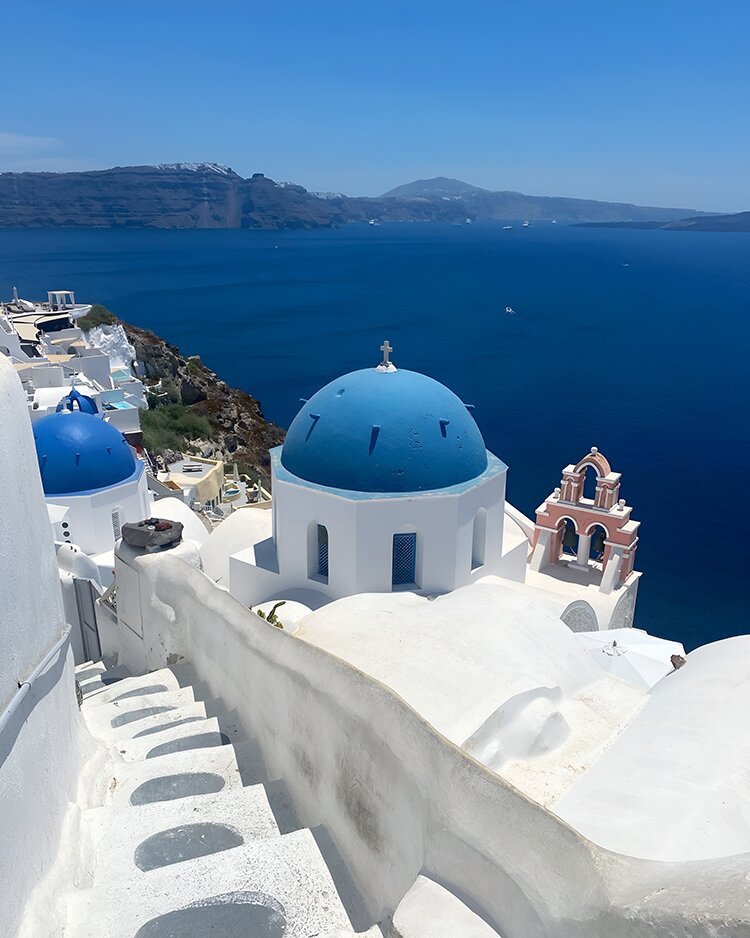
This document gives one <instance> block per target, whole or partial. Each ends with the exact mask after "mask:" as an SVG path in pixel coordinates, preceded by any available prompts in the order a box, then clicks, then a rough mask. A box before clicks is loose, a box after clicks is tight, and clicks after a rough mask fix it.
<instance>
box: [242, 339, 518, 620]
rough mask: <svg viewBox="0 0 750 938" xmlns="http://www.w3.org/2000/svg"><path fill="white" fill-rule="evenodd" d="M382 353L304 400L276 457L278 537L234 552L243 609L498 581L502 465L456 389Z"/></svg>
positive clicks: (275, 528) (386, 345)
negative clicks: (371, 364) (271, 603)
mask: <svg viewBox="0 0 750 938" xmlns="http://www.w3.org/2000/svg"><path fill="white" fill-rule="evenodd" d="M381 350H382V351H383V360H382V361H381V362H380V364H379V365H376V366H375V367H374V368H365V369H362V370H360V371H353V372H351V373H349V374H345V375H343V377H341V378H337V379H336V380H335V381H332V382H331V383H330V384H327V385H326V386H325V387H324V388H321V390H320V391H318V392H317V393H316V394H315V395H313V397H311V398H310V400H308V401H305V402H304V404H303V406H302V407H301V409H300V411H299V413H298V414H297V416H296V417H295V418H294V420H293V421H292V425H291V426H290V428H289V431H288V433H287V436H286V441H285V442H284V445H283V446H280V447H276V448H275V449H273V450H272V451H271V472H272V479H273V517H272V528H273V533H272V537H271V538H270V539H264V540H263V541H262V542H258V543H256V544H254V545H252V546H249V547H248V548H247V549H245V550H243V551H240V552H239V553H237V554H234V555H233V556H232V557H231V558H230V564H229V584H230V592H231V593H232V595H233V596H235V598H237V599H239V600H240V602H243V603H245V604H246V605H250V606H252V605H254V604H257V603H259V602H264V601H266V600H268V599H269V597H270V598H275V597H278V598H280V599H281V598H285V599H290V598H292V597H295V598H297V599H298V600H299V601H300V602H303V603H306V604H307V605H308V606H309V607H310V608H315V607H316V606H317V605H319V604H320V602H321V601H322V598H323V597H325V598H327V599H338V598H340V597H342V596H353V595H355V594H359V593H382V592H388V591H390V590H409V591H413V592H421V593H423V594H425V595H437V594H440V593H446V592H450V591H451V590H454V589H456V588H457V587H459V586H463V585H465V584H467V583H471V582H473V581H474V580H476V579H478V578H480V577H484V576H488V575H491V574H495V575H497V574H499V573H500V571H501V567H502V563H503V550H502V541H503V517H504V503H505V475H506V472H507V467H506V466H505V465H504V464H503V463H502V462H501V461H500V460H499V459H498V458H497V457H496V456H494V455H493V454H492V453H489V452H488V451H487V449H486V448H485V445H484V440H483V439H482V434H481V433H480V432H479V427H477V425H476V423H475V422H474V419H473V417H472V416H471V414H470V413H469V410H468V409H467V407H466V405H465V404H464V403H462V401H461V400H460V399H459V398H458V397H456V395H455V394H454V393H453V392H452V391H450V390H449V389H448V388H446V387H445V386H444V385H442V384H440V383H439V382H438V381H435V380H434V379H433V378H429V377H427V376H426V375H422V374H418V373H417V372H414V371H406V370H402V369H397V368H396V367H395V365H394V364H393V362H391V361H390V352H391V351H392V350H391V346H390V344H389V343H388V342H387V341H386V342H384V343H383V345H382V346H381ZM521 561H522V562H525V556H524V557H523V558H521Z"/></svg>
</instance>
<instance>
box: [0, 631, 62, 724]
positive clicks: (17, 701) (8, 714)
mask: <svg viewBox="0 0 750 938" xmlns="http://www.w3.org/2000/svg"><path fill="white" fill-rule="evenodd" d="M71 629H72V626H71V625H66V626H65V629H64V631H63V634H62V635H61V637H60V638H59V639H58V640H57V641H56V642H55V644H54V645H53V646H52V649H51V650H50V651H48V652H47V654H46V655H45V656H44V658H42V660H41V661H40V662H39V664H38V665H37V666H36V667H35V668H34V670H33V671H32V672H31V674H30V675H29V676H28V677H27V678H26V680H25V681H20V682H19V684H18V690H17V691H16V693H15V694H14V696H13V700H11V702H10V703H9V704H8V706H7V707H6V708H5V710H4V711H3V715H2V716H0V734H2V732H3V731H4V730H5V727H6V726H7V725H8V723H9V722H10V720H11V718H12V717H13V715H14V714H15V712H16V710H18V708H19V707H20V706H21V704H22V703H23V701H24V700H25V699H26V696H27V695H28V693H29V691H30V690H31V688H32V686H33V684H34V682H35V681H36V679H37V678H38V677H39V675H40V674H41V673H42V671H44V669H45V668H46V667H47V665H48V664H49V663H50V661H52V659H53V658H54V657H55V655H56V654H57V653H58V652H59V651H60V650H61V649H62V648H63V647H64V646H65V645H66V644H67V643H68V641H69V640H70V632H71Z"/></svg>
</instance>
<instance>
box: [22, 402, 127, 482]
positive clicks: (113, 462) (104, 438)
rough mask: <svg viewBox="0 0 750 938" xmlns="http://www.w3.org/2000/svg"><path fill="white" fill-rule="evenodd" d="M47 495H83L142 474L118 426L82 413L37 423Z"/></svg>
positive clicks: (38, 444) (72, 412) (63, 414)
mask: <svg viewBox="0 0 750 938" xmlns="http://www.w3.org/2000/svg"><path fill="white" fill-rule="evenodd" d="M33 430H34V443H35V444H36V456H37V461H38V463H39V472H40V474H41V476H42V486H43V488H44V494H45V495H79V494H81V493H82V492H90V491H93V490H96V489H104V488H109V486H111V485H117V484H118V483H120V482H125V481H126V480H127V479H130V478H131V476H136V475H138V472H139V466H137V465H136V460H135V458H134V456H133V454H132V452H131V451H130V447H129V446H128V444H127V441H126V440H125V437H124V436H123V435H122V433H120V431H119V430H117V429H116V428H115V427H113V426H111V425H110V424H108V423H105V421H104V420H102V419H101V417H94V416H93V415H92V414H86V413H83V412H81V411H79V410H74V411H69V412H62V413H59V414H50V415H49V416H48V417H42V418H41V420H37V421H36V422H35V423H34V424H33Z"/></svg>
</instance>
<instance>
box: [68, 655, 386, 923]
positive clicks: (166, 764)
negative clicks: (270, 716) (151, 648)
mask: <svg viewBox="0 0 750 938" xmlns="http://www.w3.org/2000/svg"><path fill="white" fill-rule="evenodd" d="M76 677H77V679H78V681H79V683H80V686H81V690H82V692H83V698H84V699H83V704H82V708H81V709H82V712H83V716H84V719H85V722H86V724H87V726H88V728H89V730H90V732H91V733H92V735H93V736H94V737H95V738H97V739H98V740H99V741H100V743H101V744H102V746H103V749H104V750H106V753H102V752H100V754H99V759H98V761H97V760H95V762H96V765H95V768H94V769H93V770H90V771H89V772H87V773H85V776H84V781H83V782H82V791H81V794H80V798H79V801H80V803H81V804H82V805H83V807H82V810H81V818H80V830H79V841H80V866H79V878H78V883H77V888H76V889H75V890H72V891H70V892H69V893H67V894H65V895H63V896H62V897H61V899H60V903H61V909H60V910H59V912H60V913H61V914H60V915H59V920H60V921H62V922H63V923H64V925H63V927H62V936H63V938H80V936H82V935H88V936H92V938H182V936H185V938H188V936H191V938H202V936H203V935H204V934H205V935H209V934H210V935H214V934H215V935H217V938H218V936H223V938H240V936H242V938H244V936H249V935H251V936H256V935H257V936H258V938H281V936H282V935H283V936H284V938H312V936H317V938H344V936H352V935H354V934H355V932H354V930H353V928H352V926H351V924H350V921H349V918H348V916H347V914H346V911H345V909H344V906H343V904H342V902H341V899H340V897H339V895H338V893H337V890H336V886H335V885H334V882H333V879H332V877H331V873H330V872H329V869H328V867H327V866H326V863H325V861H324V859H323V856H322V855H321V853H320V850H319V849H318V845H317V843H316V841H315V838H314V837H313V835H312V833H311V832H310V831H309V830H306V829H302V830H293V831H291V832H290V833H284V834H282V833H280V832H279V828H278V825H277V822H276V818H275V817H274V813H273V811H272V810H271V806H270V804H269V801H268V797H267V794H266V790H265V788H264V786H263V785H249V786H244V785H243V782H242V778H241V774H240V768H239V766H238V762H237V757H236V753H235V749H234V746H233V745H232V742H231V739H230V737H231V736H232V734H233V733H236V732H237V731H236V729H235V728H233V727H232V726H231V725H230V724H229V723H228V721H226V722H225V721H224V720H223V719H222V718H221V716H220V717H219V718H218V719H217V718H216V717H213V716H207V714H206V707H205V704H204V703H203V702H201V701H196V700H195V698H194V694H193V689H192V687H180V684H179V682H178V680H177V678H176V676H175V674H174V673H173V671H171V670H169V669H165V670H162V671H157V672H154V673H151V674H146V675H143V676H140V677H129V676H125V674H124V672H122V671H118V672H116V673H114V674H113V673H112V672H108V671H106V669H105V668H104V666H103V665H102V664H101V663H93V662H87V663H86V664H84V665H79V666H78V667H77V668H76ZM114 679H116V680H115V682H114V683H111V682H112V681H113V680H114ZM84 789H85V790H84ZM367 935H368V936H372V938H374V936H380V931H379V930H378V929H377V928H373V929H370V931H369V932H367Z"/></svg>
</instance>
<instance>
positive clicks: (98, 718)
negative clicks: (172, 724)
mask: <svg viewBox="0 0 750 938" xmlns="http://www.w3.org/2000/svg"><path fill="white" fill-rule="evenodd" d="M194 702H195V698H194V697H193V689H192V687H182V688H180V690H176V691H175V690H171V691H167V692H159V693H156V694H145V695H142V696H140V697H128V698H126V699H125V700H114V701H112V702H111V703H110V704H108V705H101V706H94V707H87V706H86V701H84V704H83V707H82V708H81V712H82V713H83V718H84V720H85V721H86V725H87V726H88V728H89V730H90V731H91V732H92V733H93V734H94V736H98V737H99V738H100V739H104V740H107V739H109V737H110V735H111V731H112V730H113V729H117V728H118V727H121V726H129V725H130V724H131V723H132V724H134V725H133V732H134V733H137V732H138V729H140V727H138V726H137V725H136V724H137V723H139V722H140V721H141V720H142V719H144V718H145V717H150V716H154V715H155V714H157V713H170V712H172V711H174V710H177V709H179V708H180V707H184V706H185V705H186V704H191V703H194Z"/></svg>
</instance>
